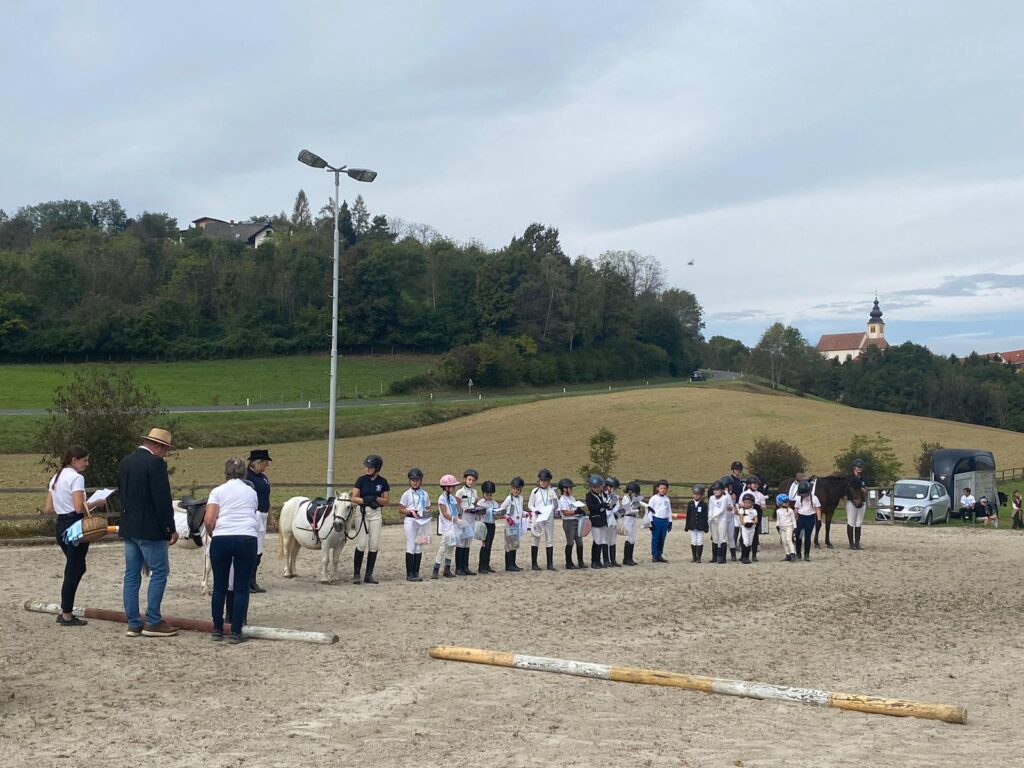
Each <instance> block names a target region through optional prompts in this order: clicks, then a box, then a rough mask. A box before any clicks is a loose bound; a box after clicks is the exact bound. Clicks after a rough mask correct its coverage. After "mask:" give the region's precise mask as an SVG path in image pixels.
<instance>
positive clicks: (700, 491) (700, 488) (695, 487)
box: [693, 485, 704, 496]
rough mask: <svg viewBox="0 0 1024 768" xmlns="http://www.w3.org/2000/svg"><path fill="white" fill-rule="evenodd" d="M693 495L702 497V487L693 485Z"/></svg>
mask: <svg viewBox="0 0 1024 768" xmlns="http://www.w3.org/2000/svg"><path fill="white" fill-rule="evenodd" d="M693 493H699V494H700V495H701V496H703V495H704V486H703V485H695V486H693Z"/></svg>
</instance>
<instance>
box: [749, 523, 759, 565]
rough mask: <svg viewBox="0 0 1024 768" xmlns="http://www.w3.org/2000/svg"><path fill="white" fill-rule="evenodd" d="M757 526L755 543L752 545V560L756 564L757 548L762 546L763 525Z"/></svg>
mask: <svg viewBox="0 0 1024 768" xmlns="http://www.w3.org/2000/svg"><path fill="white" fill-rule="evenodd" d="M757 525H758V527H757V528H755V529H754V542H753V543H752V544H751V545H750V559H751V560H753V561H754V562H755V563H756V562H757V548H758V546H760V544H761V528H760V526H761V523H758V524H757Z"/></svg>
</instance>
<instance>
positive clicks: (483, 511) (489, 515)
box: [477, 480, 498, 573]
mask: <svg viewBox="0 0 1024 768" xmlns="http://www.w3.org/2000/svg"><path fill="white" fill-rule="evenodd" d="M480 490H481V491H483V494H484V500H483V501H481V502H480V503H479V504H480V512H479V514H478V517H479V518H480V520H482V521H483V523H484V526H485V527H486V528H487V536H486V537H485V538H484V540H483V542H482V543H481V545H480V562H479V564H478V565H477V571H478V572H479V573H495V571H494V569H493V568H491V545H493V544H494V513H495V511H496V510H497V509H498V502H496V501H495V500H494V491H495V490H497V489H496V488H495V487H494V483H492V482H491V481H490V480H484V482H483V485H481V486H480Z"/></svg>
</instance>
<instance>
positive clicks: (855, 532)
mask: <svg viewBox="0 0 1024 768" xmlns="http://www.w3.org/2000/svg"><path fill="white" fill-rule="evenodd" d="M860 531H861V529H860V528H859V527H857V528H854V529H853V548H854V549H864V547H862V546H861V545H860Z"/></svg>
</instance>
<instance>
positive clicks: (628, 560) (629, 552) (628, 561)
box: [622, 541, 636, 565]
mask: <svg viewBox="0 0 1024 768" xmlns="http://www.w3.org/2000/svg"><path fill="white" fill-rule="evenodd" d="M622 564H623V565H636V560H634V559H633V544H631V543H630V542H628V541H627V542H626V543H625V545H624V548H623V552H622Z"/></svg>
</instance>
